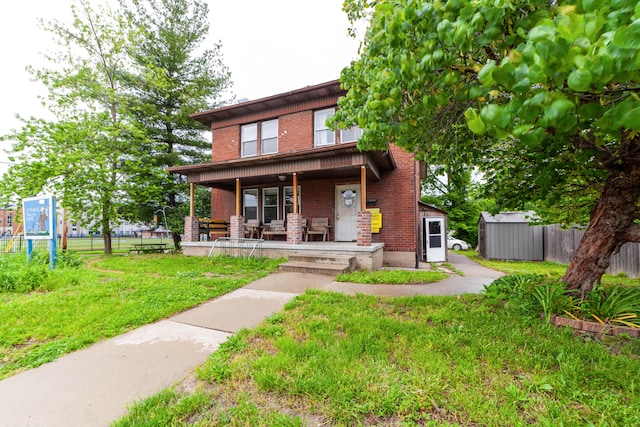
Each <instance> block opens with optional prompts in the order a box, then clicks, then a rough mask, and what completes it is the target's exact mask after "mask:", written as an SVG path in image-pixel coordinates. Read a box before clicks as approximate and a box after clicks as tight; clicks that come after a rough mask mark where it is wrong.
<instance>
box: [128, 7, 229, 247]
mask: <svg viewBox="0 0 640 427" xmlns="http://www.w3.org/2000/svg"><path fill="white" fill-rule="evenodd" d="M120 4H121V6H122V7H123V9H124V11H125V13H126V16H127V17H128V18H129V19H130V20H131V22H132V24H133V25H134V27H136V28H140V29H141V31H140V32H138V33H134V37H133V38H132V43H131V44H130V49H129V54H130V55H131V58H132V59H133V62H134V66H135V71H134V73H133V74H132V75H130V80H129V84H130V87H131V88H132V90H133V91H134V93H135V97H136V100H135V109H134V110H133V111H134V112H135V115H136V119H137V120H138V122H139V123H141V124H142V125H143V126H144V127H145V128H146V130H147V132H148V133H149V135H151V137H152V138H153V140H154V141H155V142H156V143H157V147H158V148H159V151H157V152H154V153H152V156H153V165H154V166H155V167H157V168H158V169H159V170H160V171H162V173H159V174H158V182H157V184H158V185H160V186H162V187H163V188H164V193H163V199H161V200H155V201H152V203H155V204H156V206H158V205H165V206H168V207H170V208H171V209H169V210H168V211H166V212H168V213H169V214H170V215H168V216H170V217H171V220H170V221H168V222H169V225H171V229H172V230H173V236H174V243H175V246H176V247H179V244H180V234H181V232H182V224H183V222H182V220H183V218H184V216H182V217H179V214H180V213H181V212H184V209H177V207H178V204H179V203H180V200H183V201H184V200H187V201H188V198H185V196H186V195H188V194H189V188H188V184H187V183H186V182H184V181H183V179H182V178H181V177H178V176H176V175H173V174H169V173H168V172H166V171H165V169H166V168H167V167H171V166H180V165H185V164H193V163H204V162H206V161H209V160H210V159H211V143H210V142H209V141H207V140H206V139H205V138H204V136H203V128H202V125H200V124H199V123H197V122H195V121H194V120H192V119H191V118H190V117H189V115H190V114H192V113H195V112H197V111H202V110H206V109H211V108H215V107H217V106H219V105H221V104H220V102H221V101H220V99H219V98H220V96H221V94H222V92H223V91H224V90H226V89H227V88H228V87H229V86H230V77H229V72H228V70H227V68H226V67H225V66H224V64H223V62H222V59H221V54H220V44H216V45H214V46H213V48H212V49H207V50H203V51H201V52H199V49H200V47H201V45H202V44H203V42H204V41H205V38H206V36H207V33H208V31H209V23H208V18H207V16H208V12H209V10H208V6H207V3H205V2H202V1H199V0H147V1H141V0H129V1H127V0H120ZM209 205H210V200H209ZM209 210H210V208H209ZM148 211H149V212H151V211H153V206H152V207H151V208H150V209H148Z"/></svg>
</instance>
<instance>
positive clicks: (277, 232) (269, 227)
mask: <svg viewBox="0 0 640 427" xmlns="http://www.w3.org/2000/svg"><path fill="white" fill-rule="evenodd" d="M265 236H267V237H268V236H285V237H287V229H286V228H285V226H284V220H283V219H274V220H271V222H270V223H269V224H265V226H264V228H263V229H262V236H260V238H261V239H264V238H265Z"/></svg>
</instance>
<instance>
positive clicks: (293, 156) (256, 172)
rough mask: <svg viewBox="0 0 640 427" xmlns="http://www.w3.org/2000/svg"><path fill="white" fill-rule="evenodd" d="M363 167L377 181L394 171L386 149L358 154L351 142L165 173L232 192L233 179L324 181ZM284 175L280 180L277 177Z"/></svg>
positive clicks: (355, 173)
mask: <svg viewBox="0 0 640 427" xmlns="http://www.w3.org/2000/svg"><path fill="white" fill-rule="evenodd" d="M361 166H366V167H367V178H368V179H374V180H380V174H381V172H382V171H385V170H392V169H395V168H396V164H395V160H394V159H393V155H392V154H391V151H390V150H384V151H360V150H358V148H357V145H356V143H355V142H353V143H346V144H340V145H332V146H327V147H320V148H310V149H304V150H297V151H293V152H287V153H277V154H271V155H263V156H256V157H249V158H240V159H233V160H227V161H222V162H211V163H202V164H197V165H190V166H176V167H171V168H168V170H169V172H173V173H177V174H180V175H184V176H186V177H187V181H188V182H190V183H195V184H199V185H205V186H208V187H216V188H225V189H229V190H231V189H233V188H235V182H236V178H240V179H241V181H242V183H243V185H257V184H261V183H267V182H286V181H288V182H291V176H292V174H293V173H296V174H297V176H298V180H302V181H304V180H312V179H326V178H345V177H348V178H359V177H360V167H361ZM282 176H284V177H285V179H284V181H283V180H282V179H280V178H279V177H282Z"/></svg>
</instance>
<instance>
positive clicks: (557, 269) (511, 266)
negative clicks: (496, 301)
mask: <svg viewBox="0 0 640 427" xmlns="http://www.w3.org/2000/svg"><path fill="white" fill-rule="evenodd" d="M458 253H460V254H462V255H465V256H467V257H469V258H470V259H472V260H474V261H475V262H477V263H479V264H482V265H484V266H485V267H489V268H492V269H494V270H498V271H502V272H503V273H507V274H518V275H522V274H540V275H543V276H544V277H546V278H547V279H551V280H559V279H561V278H562V276H564V274H565V273H566V271H567V267H568V266H567V265H566V264H559V263H557V262H551V261H500V260H491V259H483V258H481V257H480V256H478V253H477V252H476V251H459V252H458ZM602 284H603V285H604V286H605V287H609V286H612V285H624V286H639V287H640V277H637V278H630V277H627V276H626V274H624V273H623V274H615V275H613V274H605V275H604V276H602Z"/></svg>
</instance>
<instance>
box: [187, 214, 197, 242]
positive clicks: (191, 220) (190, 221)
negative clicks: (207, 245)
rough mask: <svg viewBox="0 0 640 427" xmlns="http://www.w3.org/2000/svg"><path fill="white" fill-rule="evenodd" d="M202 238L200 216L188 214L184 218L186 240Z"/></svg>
mask: <svg viewBox="0 0 640 427" xmlns="http://www.w3.org/2000/svg"><path fill="white" fill-rule="evenodd" d="M199 240H200V222H199V221H198V217H195V216H187V217H185V218H184V241H185V242H197V241H199Z"/></svg>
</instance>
